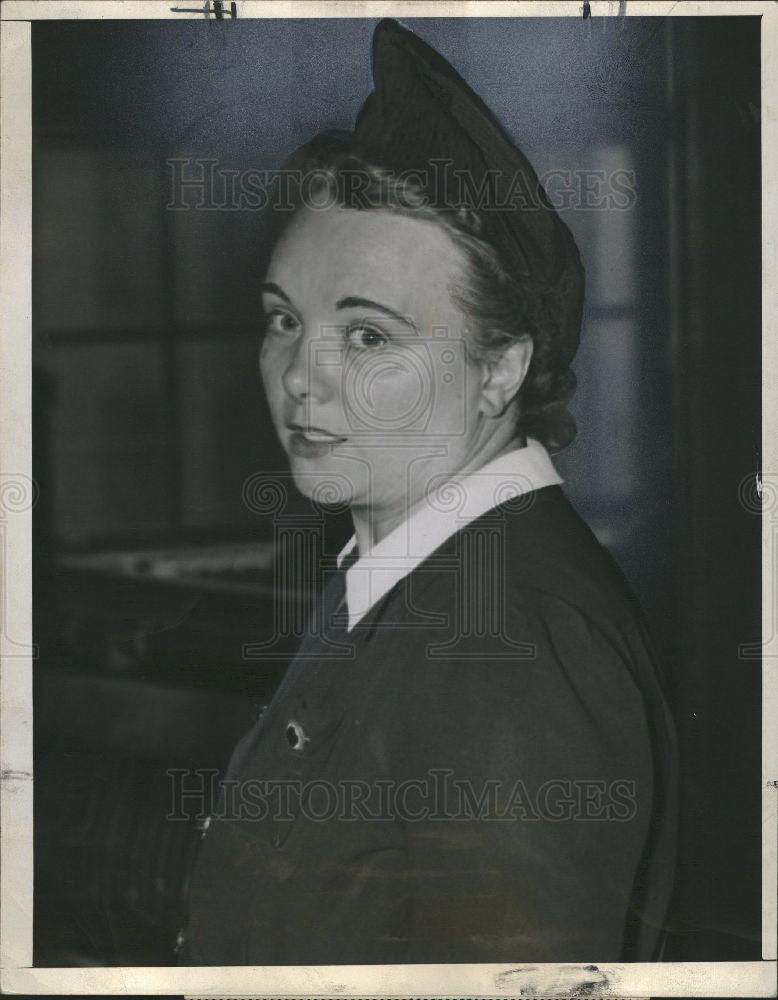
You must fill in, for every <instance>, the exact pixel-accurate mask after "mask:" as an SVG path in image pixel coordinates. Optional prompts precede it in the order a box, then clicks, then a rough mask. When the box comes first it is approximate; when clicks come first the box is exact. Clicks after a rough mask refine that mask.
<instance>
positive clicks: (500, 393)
mask: <svg viewBox="0 0 778 1000" xmlns="http://www.w3.org/2000/svg"><path fill="white" fill-rule="evenodd" d="M531 360H532V338H531V337H529V336H525V337H522V338H521V339H520V340H514V341H513V343H511V344H509V345H508V347H506V348H505V349H504V350H503V351H502V352H501V353H500V354H499V355H497V356H496V357H493V358H492V359H490V360H488V361H484V363H483V383H482V385H481V410H482V412H483V413H485V414H486V415H487V416H488V417H500V416H502V414H503V413H504V412H505V411H506V409H507V408H508V406H509V405H510V404H511V402H512V401H513V400H514V399H515V398H516V393H517V392H518V391H519V389H520V388H521V385H522V382H523V381H524V379H525V378H526V377H527V371H528V369H529V363H530V361H531Z"/></svg>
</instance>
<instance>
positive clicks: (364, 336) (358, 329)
mask: <svg viewBox="0 0 778 1000" xmlns="http://www.w3.org/2000/svg"><path fill="white" fill-rule="evenodd" d="M348 340H349V343H350V344H354V345H355V346H356V347H382V346H383V345H384V344H386V343H388V341H389V338H388V337H387V336H386V334H385V333H383V332H382V331H381V330H377V329H376V328H375V327H374V326H352V327H351V329H350V330H349V331H348Z"/></svg>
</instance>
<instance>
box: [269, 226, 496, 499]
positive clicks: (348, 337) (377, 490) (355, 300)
mask: <svg viewBox="0 0 778 1000" xmlns="http://www.w3.org/2000/svg"><path fill="white" fill-rule="evenodd" d="M463 265H464V258H463V255H462V254H461V251H460V250H459V249H458V248H457V247H456V246H455V245H454V243H453V242H452V240H451V239H450V238H449V236H448V235H447V234H446V233H445V232H444V231H443V230H442V229H440V228H439V227H438V226H436V225H435V224H434V223H431V222H425V221H422V220H418V219H413V218H409V217H408V216H401V215H394V214H391V213H390V212H384V211H373V210H371V211H355V210H349V209H327V210H323V211H313V210H311V209H307V208H306V209H302V210H301V211H299V212H298V213H297V215H296V216H295V218H294V219H293V220H292V222H291V223H290V225H289V226H288V227H287V229H286V230H285V232H284V234H283V236H282V238H281V240H280V242H279V244H278V246H277V247H276V250H275V252H274V254H273V257H272V260H271V262H270V267H269V269H268V273H267V277H266V282H265V285H264V287H263V305H264V311H265V316H266V329H265V338H264V341H263V345H262V350H261V354H260V367H261V371H262V378H263V381H264V385H265V391H266V392H267V397H268V401H269V404H270V411H271V414H272V417H273V423H274V425H275V428H276V431H277V432H278V435H279V437H280V439H281V443H282V444H283V446H284V448H285V449H286V451H287V453H288V455H289V460H290V463H291V468H292V472H293V475H294V478H295V482H296V484H297V486H298V488H299V489H300V490H301V491H302V492H303V493H304V494H306V495H307V496H314V497H316V496H317V495H318V496H319V497H320V498H321V499H322V500H326V499H330V500H331V499H332V496H333V494H335V495H337V497H338V499H339V500H342V501H343V502H345V503H347V504H348V505H349V506H352V507H364V508H365V509H369V510H371V511H373V512H375V513H376V514H377V513H379V512H380V511H381V510H382V509H386V510H392V509H396V508H397V507H398V506H400V505H402V504H408V502H409V501H410V502H414V501H415V500H416V499H418V498H419V497H420V496H421V495H423V493H424V490H425V489H426V488H428V487H429V485H431V484H432V485H434V480H435V479H436V478H437V477H438V476H442V475H444V474H448V475H450V474H451V473H453V472H457V471H458V470H460V469H461V468H463V467H464V466H465V465H466V464H467V463H468V462H470V461H471V460H472V459H473V457H474V455H475V454H477V451H478V449H479V448H480V446H481V444H482V441H481V438H482V435H483V423H484V421H483V416H482V414H481V412H480V410H481V408H480V395H481V393H480V384H481V378H480V367H479V366H476V365H473V364H471V363H469V362H468V360H467V354H466V351H465V340H464V337H465V335H466V326H467V321H466V318H465V316H464V315H463V314H462V312H461V310H460V309H459V308H458V307H457V305H456V304H455V303H454V302H453V301H452V298H451V291H450V289H451V288H452V287H455V283H456V281H457V277H458V275H460V274H461V269H462V267H463ZM330 490H331V491H332V492H328V491H330Z"/></svg>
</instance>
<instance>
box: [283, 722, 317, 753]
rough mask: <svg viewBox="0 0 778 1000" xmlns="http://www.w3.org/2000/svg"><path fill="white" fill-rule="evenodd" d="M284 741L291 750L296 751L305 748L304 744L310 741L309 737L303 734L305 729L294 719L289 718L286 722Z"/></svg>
mask: <svg viewBox="0 0 778 1000" xmlns="http://www.w3.org/2000/svg"><path fill="white" fill-rule="evenodd" d="M286 741H287V743H288V744H289V746H290V747H291V748H292V750H296V751H297V752H298V753H299V752H301V751H302V750H304V749H305V744H306V743H310V742H311V741H310V739H309V738H308V737H307V736H306V735H305V730H304V729H303V727H302V726H301V725H300V723H299V722H297V721H296V720H295V719H290V720H289V722H287V724H286Z"/></svg>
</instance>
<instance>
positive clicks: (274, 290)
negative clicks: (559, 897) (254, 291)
mask: <svg viewBox="0 0 778 1000" xmlns="http://www.w3.org/2000/svg"><path fill="white" fill-rule="evenodd" d="M259 290H260V291H261V292H262V293H263V294H264V292H270V294H271V295H277V296H278V297H279V299H283V300H284V302H288V303H289V304H290V305H291V299H290V298H289V296H288V295H287V294H286V292H285V291H284V290H283V288H281V287H280V286H279V285H276V284H275V283H274V282H272V281H266V282H264V284H262V285H260V286H259Z"/></svg>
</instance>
